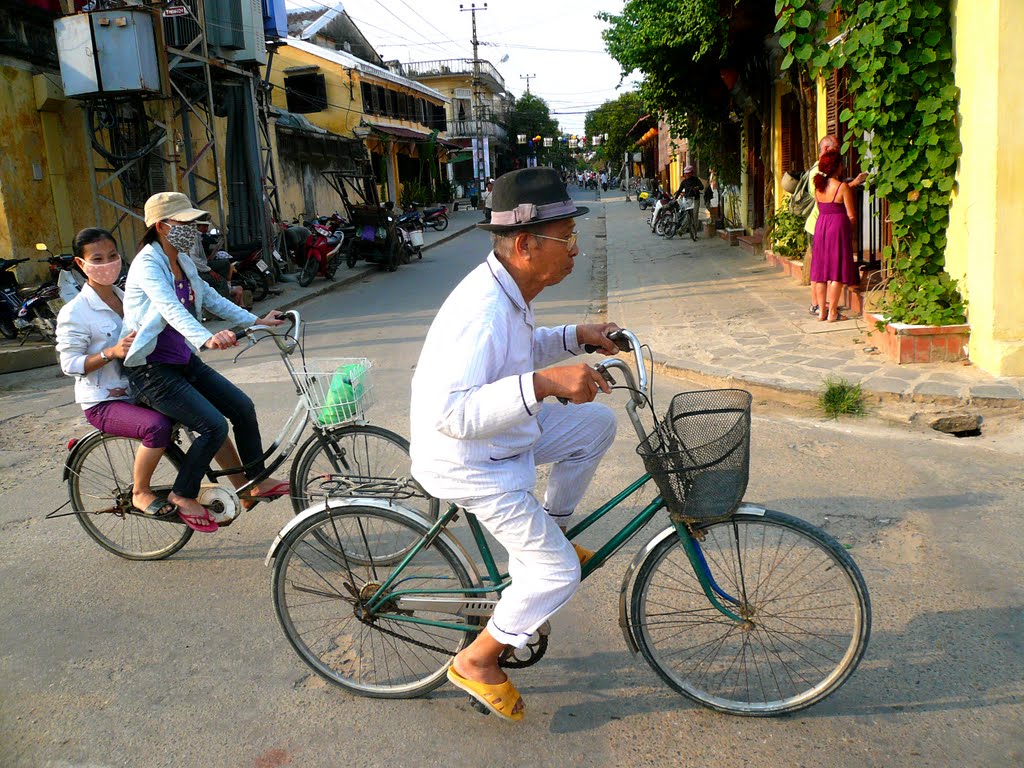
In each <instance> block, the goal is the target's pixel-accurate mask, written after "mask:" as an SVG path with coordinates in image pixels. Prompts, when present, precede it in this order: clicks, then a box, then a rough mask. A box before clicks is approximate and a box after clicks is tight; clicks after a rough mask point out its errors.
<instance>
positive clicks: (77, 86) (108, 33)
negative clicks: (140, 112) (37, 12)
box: [53, 9, 160, 96]
mask: <svg viewBox="0 0 1024 768" xmlns="http://www.w3.org/2000/svg"><path fill="white" fill-rule="evenodd" d="M53 26H54V31H55V32H56V35H57V57H58V59H59V60H60V76H61V79H62V80H63V81H64V93H65V94H66V95H67V96H89V95H93V94H100V93H102V94H108V93H135V92H139V91H151V92H159V91H160V68H159V66H158V65H157V56H156V39H155V37H154V34H153V17H152V16H151V15H150V14H149V13H147V12H145V11H132V10H129V9H123V10H118V11H99V12H96V13H80V14H77V15H75V16H64V17H63V18H59V19H56V20H55V21H54V23H53Z"/></svg>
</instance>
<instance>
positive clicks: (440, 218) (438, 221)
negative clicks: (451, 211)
mask: <svg viewBox="0 0 1024 768" xmlns="http://www.w3.org/2000/svg"><path fill="white" fill-rule="evenodd" d="M428 223H429V224H430V226H432V227H433V228H434V229H436V230H437V231H438V232H444V231H445V230H446V229H448V217H447V216H445V215H444V214H443V213H439V214H438V215H437V216H436V217H435V218H433V219H431V220H430V221H429V222H428Z"/></svg>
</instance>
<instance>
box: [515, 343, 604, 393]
mask: <svg viewBox="0 0 1024 768" xmlns="http://www.w3.org/2000/svg"><path fill="white" fill-rule="evenodd" d="M612 347H613V348H615V345H614V344H612ZM533 391H534V394H535V395H536V396H537V400H538V401H540V400H543V399H544V398H545V397H557V398H558V399H559V400H568V401H569V402H571V403H589V402H590V401H591V400H593V399H594V398H595V397H597V393H598V392H604V393H605V394H609V393H610V392H611V391H612V388H611V387H610V386H609V385H608V382H607V381H605V379H604V377H603V376H602V375H601V374H600V373H598V372H597V371H596V370H594V369H593V368H591V367H590V366H589V365H587V364H586V363H577V364H576V365H562V366H559V367H557V368H548V369H546V370H543V371H534V373H533Z"/></svg>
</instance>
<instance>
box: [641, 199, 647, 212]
mask: <svg viewBox="0 0 1024 768" xmlns="http://www.w3.org/2000/svg"><path fill="white" fill-rule="evenodd" d="M640 210H641V211H646V210H647V201H646V200H641V201H640Z"/></svg>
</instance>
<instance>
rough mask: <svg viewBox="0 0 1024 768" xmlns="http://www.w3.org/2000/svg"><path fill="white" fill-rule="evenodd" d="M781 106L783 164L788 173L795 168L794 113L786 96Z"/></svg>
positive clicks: (780, 127)
mask: <svg viewBox="0 0 1024 768" xmlns="http://www.w3.org/2000/svg"><path fill="white" fill-rule="evenodd" d="M779 107H780V109H779V112H780V114H779V133H780V135H781V139H782V141H781V144H782V147H781V150H782V151H781V154H782V159H781V165H782V171H783V173H788V172H789V171H792V170H793V141H792V137H793V125H792V123H793V120H792V115H793V113H792V111H791V110H790V107H789V103H788V102H787V100H786V98H785V97H783V99H782V101H781V102H780V104H779Z"/></svg>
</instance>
